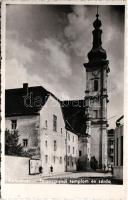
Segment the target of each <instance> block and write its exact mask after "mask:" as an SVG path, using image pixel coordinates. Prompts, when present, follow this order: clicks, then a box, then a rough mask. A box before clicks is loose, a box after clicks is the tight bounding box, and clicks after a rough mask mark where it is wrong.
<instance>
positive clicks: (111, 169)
mask: <svg viewBox="0 0 128 200" xmlns="http://www.w3.org/2000/svg"><path fill="white" fill-rule="evenodd" d="M111 174H112V175H113V166H111Z"/></svg>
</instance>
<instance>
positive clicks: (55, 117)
mask: <svg viewBox="0 0 128 200" xmlns="http://www.w3.org/2000/svg"><path fill="white" fill-rule="evenodd" d="M53 131H57V116H56V115H53Z"/></svg>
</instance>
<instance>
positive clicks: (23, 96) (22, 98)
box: [5, 86, 50, 117]
mask: <svg viewBox="0 0 128 200" xmlns="http://www.w3.org/2000/svg"><path fill="white" fill-rule="evenodd" d="M26 89H27V91H25V88H16V89H8V90H6V91H5V116H6V117H9V116H19V115H31V114H38V113H39V111H40V110H41V108H42V107H43V106H44V104H45V103H46V101H47V99H48V97H49V95H50V93H49V92H48V91H47V90H46V89H44V88H43V87H41V86H37V87H27V88H26Z"/></svg>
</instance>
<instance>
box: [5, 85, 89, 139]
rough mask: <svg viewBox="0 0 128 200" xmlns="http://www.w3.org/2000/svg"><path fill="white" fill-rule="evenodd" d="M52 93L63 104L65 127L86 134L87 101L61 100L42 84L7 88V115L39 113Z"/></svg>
mask: <svg viewBox="0 0 128 200" xmlns="http://www.w3.org/2000/svg"><path fill="white" fill-rule="evenodd" d="M50 95H51V96H53V98H55V99H56V100H57V101H58V102H59V103H60V105H61V109H62V114H63V118H64V121H65V128H66V129H67V130H69V131H71V132H73V133H75V134H80V135H81V134H85V131H86V125H85V121H86V118H85V101H84V100H71V101H60V100H59V99H58V98H56V97H55V96H54V95H53V94H52V93H50V92H49V91H47V90H46V89H45V88H43V87H42V86H36V87H28V85H27V84H23V88H16V89H7V90H6V91H5V116H6V117H13V116H24V115H38V114H39V112H40V110H41V109H42V107H43V106H44V105H45V103H46V102H47V100H48V98H49V96H50Z"/></svg>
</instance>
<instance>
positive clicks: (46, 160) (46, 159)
mask: <svg viewBox="0 0 128 200" xmlns="http://www.w3.org/2000/svg"><path fill="white" fill-rule="evenodd" d="M47 162H48V155H45V163H47Z"/></svg>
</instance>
